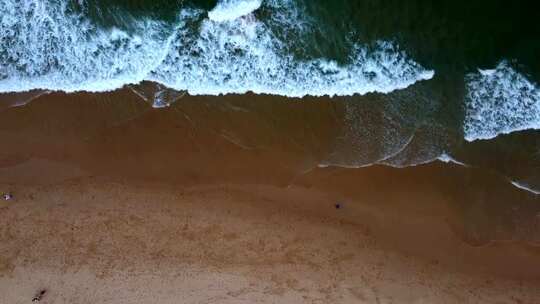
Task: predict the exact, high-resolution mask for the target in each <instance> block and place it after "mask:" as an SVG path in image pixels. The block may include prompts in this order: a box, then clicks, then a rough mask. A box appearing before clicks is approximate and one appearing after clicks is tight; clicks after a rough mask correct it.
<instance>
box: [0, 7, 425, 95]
mask: <svg viewBox="0 0 540 304" xmlns="http://www.w3.org/2000/svg"><path fill="white" fill-rule="evenodd" d="M237 2H238V1H237ZM240 2H241V1H240ZM245 2H246V3H247V2H250V3H254V4H252V7H255V4H256V2H257V1H247V0H246V1H245ZM258 2H260V1H258ZM224 3H229V2H228V1H224V2H220V4H219V5H218V7H216V8H215V9H214V10H213V14H215V13H216V12H219V10H217V9H218V8H219V7H220V5H221V7H222V10H221V12H222V13H223V14H225V13H224V12H225V11H227V10H226V9H225V7H226V5H225V4H224ZM295 3H296V2H294V1H292V0H269V1H267V2H264V3H262V5H263V6H264V5H267V9H268V10H270V11H271V13H272V16H271V20H272V22H277V23H278V24H279V27H280V28H281V29H283V30H285V31H286V30H295V31H298V30H302V29H303V28H307V27H306V26H305V20H301V19H295V18H300V17H301V16H303V15H305V14H303V13H301V12H299V10H298V8H297V7H295V6H296V4H295ZM259 5H260V4H259ZM246 7H247V6H246ZM240 11H241V10H240ZM244 12H247V10H244ZM218 15H219V14H218ZM0 16H1V17H0V41H2V42H3V44H4V46H0V92H21V91H28V90H33V89H45V90H53V91H65V92H73V91H90V92H99V91H109V90H114V89H117V88H120V87H122V86H124V85H126V84H137V83H140V82H141V81H144V80H149V81H155V82H158V83H161V84H163V85H165V86H167V87H170V88H173V89H175V90H178V91H187V92H189V93H190V94H198V95H201V94H203V95H219V94H230V93H237V94H241V93H246V92H248V91H252V92H254V93H260V94H274V95H283V96H290V97H300V96H305V95H313V96H322V95H330V96H334V95H353V94H366V93H369V92H382V93H388V92H391V91H393V90H397V89H403V88H406V87H408V86H410V85H412V84H414V83H415V82H417V81H421V80H427V79H430V78H432V77H433V74H434V73H433V71H430V70H426V69H424V68H423V67H421V66H420V65H419V64H418V63H416V62H414V61H413V60H411V59H410V58H408V57H407V56H406V54H405V53H404V52H403V51H401V50H400V49H399V48H398V47H397V46H396V45H395V44H392V43H389V42H379V43H378V44H377V45H376V47H375V48H374V50H372V49H373V48H370V50H368V48H367V47H363V46H360V45H358V46H357V47H356V48H355V49H354V51H353V52H352V53H351V54H350V55H349V62H350V63H349V64H341V65H340V64H337V63H336V62H334V61H330V60H327V59H324V58H314V59H309V60H299V59H297V58H295V57H294V56H293V55H291V54H290V52H288V51H287V47H286V46H287V45H286V43H287V41H280V40H279V39H278V38H276V36H275V35H274V34H273V33H272V31H271V29H270V28H269V26H268V24H266V23H264V22H262V21H260V20H257V19H256V17H255V16H254V15H253V14H249V15H248V16H245V15H244V14H243V13H242V14H241V15H239V16H236V17H235V18H232V17H233V16H232V15H228V16H229V17H231V18H223V16H224V15H223V16H222V17H221V19H220V17H216V15H214V17H212V19H213V20H212V19H209V18H206V13H205V12H203V11H201V10H194V9H187V8H186V9H182V10H181V11H180V12H179V16H178V23H177V25H176V27H171V26H168V25H165V24H163V23H162V22H159V21H156V20H150V19H139V20H132V22H131V27H130V30H129V31H126V30H122V29H119V28H108V29H103V28H98V27H97V26H96V25H94V24H92V23H91V22H90V21H89V20H88V19H87V18H86V17H85V16H84V15H82V13H78V12H75V11H73V10H72V9H71V8H70V6H69V5H68V1H67V0H63V1H54V2H53V1H46V0H0ZM241 16H243V17H241ZM216 18H217V19H216ZM231 19H232V20H231ZM216 20H219V22H217V21H216ZM5 46H8V47H5Z"/></svg>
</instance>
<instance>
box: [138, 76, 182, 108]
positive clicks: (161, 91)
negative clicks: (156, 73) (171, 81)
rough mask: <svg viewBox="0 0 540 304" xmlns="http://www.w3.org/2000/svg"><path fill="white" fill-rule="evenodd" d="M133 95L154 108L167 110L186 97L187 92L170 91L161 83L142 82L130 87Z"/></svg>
mask: <svg viewBox="0 0 540 304" xmlns="http://www.w3.org/2000/svg"><path fill="white" fill-rule="evenodd" d="M129 88H130V89H131V90H132V91H133V93H135V94H137V95H138V96H140V97H141V98H142V99H144V101H146V102H148V103H150V104H152V107H153V108H165V107H168V106H170V105H171V104H172V103H173V102H175V101H177V100H178V99H180V98H182V97H184V95H185V94H186V92H183V91H182V92H180V91H176V90H173V89H169V88H167V87H165V86H163V85H161V84H159V83H153V82H142V83H140V84H138V85H132V86H130V87H129Z"/></svg>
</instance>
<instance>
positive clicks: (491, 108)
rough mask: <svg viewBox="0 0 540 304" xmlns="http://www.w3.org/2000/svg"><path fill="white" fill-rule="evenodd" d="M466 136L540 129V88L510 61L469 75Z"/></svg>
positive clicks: (483, 136) (484, 136)
mask: <svg viewBox="0 0 540 304" xmlns="http://www.w3.org/2000/svg"><path fill="white" fill-rule="evenodd" d="M467 80H468V82H467V90H468V95H467V100H466V113H465V123H464V132H465V139H466V140H468V141H473V140H477V139H490V138H494V137H496V136H497V135H499V134H507V133H511V132H514V131H520V130H526V129H539V128H540V88H539V87H538V86H537V85H536V84H533V83H532V82H530V81H529V80H528V79H527V78H526V77H525V76H523V75H522V74H520V73H518V72H516V71H515V70H514V69H513V68H512V67H511V66H510V65H509V64H508V63H507V62H501V63H500V64H499V65H498V66H497V67H496V68H495V69H493V70H479V71H478V73H475V74H471V75H469V76H468V77H467Z"/></svg>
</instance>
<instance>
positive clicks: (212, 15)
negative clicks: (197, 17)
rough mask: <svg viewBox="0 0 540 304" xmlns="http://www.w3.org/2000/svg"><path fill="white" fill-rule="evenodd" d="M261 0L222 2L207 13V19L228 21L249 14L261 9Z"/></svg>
mask: <svg viewBox="0 0 540 304" xmlns="http://www.w3.org/2000/svg"><path fill="white" fill-rule="evenodd" d="M261 4H262V0H222V1H220V2H218V4H217V5H216V7H214V8H213V9H212V10H211V11H209V12H208V19H210V20H212V21H217V22H223V21H230V20H234V19H237V18H240V17H242V16H245V15H248V14H251V13H252V12H254V11H255V10H257V9H258V8H259V7H261Z"/></svg>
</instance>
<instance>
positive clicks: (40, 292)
mask: <svg viewBox="0 0 540 304" xmlns="http://www.w3.org/2000/svg"><path fill="white" fill-rule="evenodd" d="M45 293H47V290H46V289H42V290H40V291H39V292H38V293H37V294H36V296H35V297H34V298H32V302H39V301H41V300H42V299H43V296H45Z"/></svg>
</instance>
